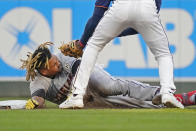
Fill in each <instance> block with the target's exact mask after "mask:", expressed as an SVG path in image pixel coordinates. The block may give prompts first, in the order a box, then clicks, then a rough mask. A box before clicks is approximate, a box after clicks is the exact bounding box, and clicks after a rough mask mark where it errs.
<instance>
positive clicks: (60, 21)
mask: <svg viewBox="0 0 196 131" xmlns="http://www.w3.org/2000/svg"><path fill="white" fill-rule="evenodd" d="M94 4H95V0H0V45H1V46H0V97H10V96H14V97H15V96H22V97H28V96H29V95H30V93H29V90H28V86H29V82H26V81H25V71H24V70H20V69H19V67H20V65H21V62H20V59H25V58H26V54H27V52H33V51H34V49H35V48H36V47H37V46H38V45H39V44H41V43H43V42H46V41H52V42H54V43H55V44H56V45H55V47H54V48H52V49H51V50H52V52H54V53H58V49H57V48H56V47H58V46H59V45H61V43H62V42H64V43H66V42H69V41H71V40H73V39H80V37H81V35H82V33H83V30H84V27H85V24H86V22H87V20H88V18H89V17H90V16H91V15H92V12H93V8H94ZM195 7H196V0H163V2H162V8H161V11H160V15H161V16H160V17H161V20H162V21H161V22H162V25H163V27H164V28H165V31H166V33H167V35H168V39H169V42H170V50H171V52H172V54H173V59H174V64H175V65H174V66H175V70H174V76H175V84H176V86H177V92H186V91H190V90H195V89H196V55H195V54H196V53H195V45H196V27H195V23H196V9H195ZM111 30H112V29H111ZM98 63H101V64H103V66H104V68H105V69H106V70H107V71H108V72H109V73H111V74H112V75H114V76H116V77H121V78H125V79H136V80H139V81H143V82H147V83H150V84H153V85H158V84H159V77H158V69H157V64H156V62H155V60H154V57H153V56H152V54H151V52H150V51H149V49H148V48H147V46H146V44H145V42H144V40H143V39H142V37H141V36H140V35H134V36H127V37H122V38H115V39H114V40H112V41H111V42H110V43H108V45H107V46H106V48H105V49H104V50H103V51H102V52H101V54H100V56H99V59H98Z"/></svg>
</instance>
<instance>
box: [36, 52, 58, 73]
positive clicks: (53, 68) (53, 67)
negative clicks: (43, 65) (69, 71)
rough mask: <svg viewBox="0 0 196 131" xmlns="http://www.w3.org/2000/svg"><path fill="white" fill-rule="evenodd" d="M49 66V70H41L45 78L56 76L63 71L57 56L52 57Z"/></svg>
mask: <svg viewBox="0 0 196 131" xmlns="http://www.w3.org/2000/svg"><path fill="white" fill-rule="evenodd" d="M48 64H49V69H42V70H40V72H41V73H42V74H43V75H45V76H54V75H56V74H57V73H59V72H60V71H61V69H62V66H61V63H60V62H59V60H58V58H57V57H56V56H55V55H52V57H51V58H50V59H49V61H48Z"/></svg>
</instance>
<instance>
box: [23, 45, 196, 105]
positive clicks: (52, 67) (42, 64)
mask: <svg viewBox="0 0 196 131" xmlns="http://www.w3.org/2000/svg"><path fill="white" fill-rule="evenodd" d="M51 44H53V43H51V42H46V43H44V44H41V45H40V46H39V47H38V48H37V49H36V50H35V51H34V53H32V54H31V53H29V54H28V55H27V56H28V58H27V60H21V61H22V62H23V64H22V66H21V68H22V69H26V80H27V81H28V80H31V82H30V87H29V88H30V92H31V96H32V97H31V99H29V100H28V101H27V102H26V103H25V108H26V109H35V108H43V107H44V103H45V100H48V101H50V102H53V103H56V104H58V105H59V108H62V106H61V103H62V102H63V101H65V100H66V99H67V98H68V97H69V96H68V94H70V92H71V90H72V89H70V87H71V86H70V85H71V83H72V82H73V81H74V75H75V73H76V71H77V68H78V66H79V64H80V59H78V58H74V57H69V56H65V55H64V54H63V53H59V54H57V55H54V54H51V52H50V50H49V49H48V47H47V45H51ZM159 91H160V87H159V86H151V85H149V84H144V83H141V82H138V81H134V80H131V81H128V80H123V79H118V78H115V77H112V76H111V75H110V74H109V73H107V72H106V71H104V69H103V68H102V67H101V66H99V65H98V64H97V65H96V66H95V67H94V69H93V72H92V74H91V76H90V80H89V83H88V88H87V93H86V95H85V97H84V106H85V107H86V108H89V107H93V108H95V107H104V108H106V107H110V108H111V107H115V108H121V107H125V108H162V107H163V106H157V105H153V104H152V100H153V98H154V97H155V96H157V95H159ZM175 96H176V97H177V98H178V100H179V101H180V102H182V103H183V104H184V105H193V104H195V98H196V91H192V92H188V93H184V94H176V95H175ZM156 98H157V97H156ZM155 102H156V100H155Z"/></svg>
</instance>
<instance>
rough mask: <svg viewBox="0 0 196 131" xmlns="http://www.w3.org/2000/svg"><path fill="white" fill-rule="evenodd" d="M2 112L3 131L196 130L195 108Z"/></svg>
mask: <svg viewBox="0 0 196 131" xmlns="http://www.w3.org/2000/svg"><path fill="white" fill-rule="evenodd" d="M47 107H48V108H49V109H38V110H0V131H45V130H46V131H60V130H64V131H82V130H84V131H98V130H99V131H195V130H196V129H195V128H196V109H184V110H181V109H80V110H62V109H54V108H56V105H54V104H51V103H47Z"/></svg>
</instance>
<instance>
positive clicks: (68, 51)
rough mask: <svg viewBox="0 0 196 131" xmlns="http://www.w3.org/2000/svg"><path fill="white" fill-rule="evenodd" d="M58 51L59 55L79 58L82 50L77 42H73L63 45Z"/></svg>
mask: <svg viewBox="0 0 196 131" xmlns="http://www.w3.org/2000/svg"><path fill="white" fill-rule="evenodd" d="M59 49H60V51H61V53H63V54H64V55H65V56H71V57H75V58H79V57H81V56H82V54H83V50H82V49H83V48H82V46H81V45H80V43H79V40H73V41H70V42H69V43H65V44H63V45H62V46H60V47H59Z"/></svg>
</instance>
